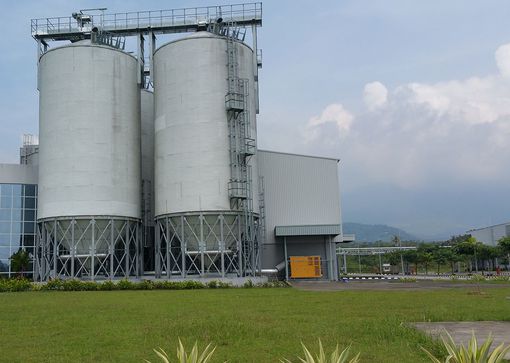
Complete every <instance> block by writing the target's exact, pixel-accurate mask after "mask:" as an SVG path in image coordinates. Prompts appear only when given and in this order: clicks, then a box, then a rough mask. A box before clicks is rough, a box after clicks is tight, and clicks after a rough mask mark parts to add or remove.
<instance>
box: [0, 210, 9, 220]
mask: <svg viewBox="0 0 510 363" xmlns="http://www.w3.org/2000/svg"><path fill="white" fill-rule="evenodd" d="M10 220H11V210H10V209H0V221H10Z"/></svg>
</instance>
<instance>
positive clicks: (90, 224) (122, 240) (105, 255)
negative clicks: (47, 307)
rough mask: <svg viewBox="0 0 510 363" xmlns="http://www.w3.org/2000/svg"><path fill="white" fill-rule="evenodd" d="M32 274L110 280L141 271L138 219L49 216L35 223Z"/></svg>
mask: <svg viewBox="0 0 510 363" xmlns="http://www.w3.org/2000/svg"><path fill="white" fill-rule="evenodd" d="M37 232H38V238H37V240H38V242H37V248H36V262H37V266H36V275H37V279H38V280H40V281H46V280H48V279H51V278H64V279H65V278H80V279H91V280H97V279H113V278H122V277H124V278H127V277H130V276H140V274H141V273H142V254H141V229H140V221H138V220H136V219H132V218H119V217H89V218H85V217H83V218H82V217H80V218H78V217H76V218H49V219H45V220H41V221H39V222H38V231H37Z"/></svg>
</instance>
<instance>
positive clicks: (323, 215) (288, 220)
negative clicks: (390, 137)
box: [257, 150, 342, 268]
mask: <svg viewBox="0 0 510 363" xmlns="http://www.w3.org/2000/svg"><path fill="white" fill-rule="evenodd" d="M257 158H258V163H259V173H260V175H261V176H263V177H264V192H265V193H264V194H265V210H266V244H265V246H264V248H263V251H262V258H263V261H262V264H263V267H264V268H272V267H274V266H275V263H276V264H277V263H279V262H281V261H283V259H284V257H283V249H282V247H281V241H280V240H278V241H277V240H276V239H275V235H274V230H275V226H289V225H314V224H339V223H341V220H342V219H341V212H340V190H339V183H338V160H336V159H328V158H320V157H312V156H302V155H294V154H285V153H278V152H271V151H263V150H259V151H258V153H257ZM322 240H323V238H322V237H319V238H317V242H319V243H320V242H322Z"/></svg>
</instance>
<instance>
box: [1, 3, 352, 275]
mask: <svg viewBox="0 0 510 363" xmlns="http://www.w3.org/2000/svg"><path fill="white" fill-rule="evenodd" d="M261 25H262V4H261V3H250V4H241V5H227V6H213V7H201V8H191V9H178V10H161V11H142V12H136V13H116V14H108V13H105V9H97V10H87V11H80V12H78V13H73V15H72V16H71V17H62V18H51V19H33V20H32V22H31V26H32V37H33V38H34V39H35V40H36V41H37V49H38V52H39V53H38V90H39V95H40V102H39V107H40V109H39V143H38V144H37V143H36V142H34V141H33V140H31V139H29V138H28V139H26V140H24V143H23V147H22V148H21V151H20V165H6V164H2V165H0V194H1V198H2V199H1V205H0V273H2V274H4V275H11V274H13V271H11V269H10V263H9V258H10V256H11V255H12V254H13V253H14V252H16V251H17V250H18V249H19V248H23V249H26V250H27V251H28V252H29V253H30V255H31V257H32V266H31V268H30V271H31V274H32V275H33V276H34V279H36V280H40V281H46V280H48V279H51V278H82V279H92V280H103V279H115V278H142V277H146V278H149V277H150V278H167V279H172V278H175V279H183V278H204V277H214V278H239V277H241V278H248V277H249V278H254V277H258V276H264V275H266V274H273V275H279V276H281V277H285V278H289V279H290V278H316V279H330V280H336V279H337V278H338V263H337V257H336V245H337V244H338V243H341V242H342V241H343V238H344V237H343V233H342V223H341V209H340V195H339V181H338V162H339V160H337V159H330V158H322V157H313V156H307V155H295V154H287V153H281V152H272V151H265V150H258V148H257V114H258V113H259V98H258V94H259V76H258V73H259V69H260V68H261V66H262V58H261V52H260V49H259V48H258V45H257V28H258V27H260V26H261ZM169 35H171V36H172V37H173V38H172V39H170V40H168V39H167V36H169ZM126 39H128V40H129V39H131V40H133V39H134V40H136V51H135V52H128V50H127V49H126V43H129V42H126ZM248 39H249V40H250V41H251V44H250V45H248ZM158 46H159V47H158Z"/></svg>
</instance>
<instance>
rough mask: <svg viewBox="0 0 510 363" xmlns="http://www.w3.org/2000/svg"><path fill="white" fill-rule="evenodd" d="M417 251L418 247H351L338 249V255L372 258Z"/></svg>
mask: <svg viewBox="0 0 510 363" xmlns="http://www.w3.org/2000/svg"><path fill="white" fill-rule="evenodd" d="M412 250H416V247H350V248H337V250H336V253H337V254H338V255H348V256H358V255H360V256H372V255H384V254H386V253H392V252H404V251H412Z"/></svg>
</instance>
